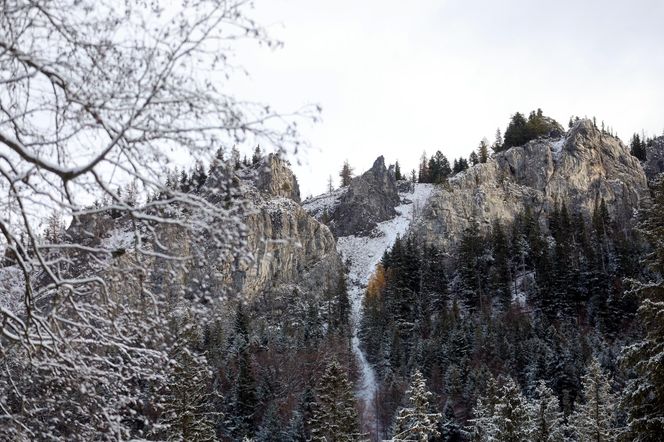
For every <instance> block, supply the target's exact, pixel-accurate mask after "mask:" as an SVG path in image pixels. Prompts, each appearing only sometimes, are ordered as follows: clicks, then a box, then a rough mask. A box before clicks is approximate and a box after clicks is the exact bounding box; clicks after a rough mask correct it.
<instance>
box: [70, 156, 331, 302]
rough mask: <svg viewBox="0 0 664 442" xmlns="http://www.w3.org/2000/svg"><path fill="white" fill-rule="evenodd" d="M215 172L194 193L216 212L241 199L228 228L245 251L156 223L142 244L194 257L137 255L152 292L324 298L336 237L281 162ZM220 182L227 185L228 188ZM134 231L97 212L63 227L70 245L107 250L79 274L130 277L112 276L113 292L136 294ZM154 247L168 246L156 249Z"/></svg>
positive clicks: (122, 219) (126, 220) (84, 260)
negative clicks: (306, 205)
mask: <svg viewBox="0 0 664 442" xmlns="http://www.w3.org/2000/svg"><path fill="white" fill-rule="evenodd" d="M217 172H219V173H217ZM217 172H215V171H213V173H212V174H211V175H210V177H208V179H207V181H206V183H205V184H204V185H203V187H202V188H201V189H200V190H199V191H198V192H197V196H198V197H204V198H206V199H208V200H209V201H212V202H213V203H214V204H215V205H217V206H220V207H223V205H224V204H225V203H227V202H228V199H229V198H237V197H240V198H241V201H243V203H244V204H243V205H242V206H241V209H240V210H239V211H238V212H236V214H235V215H233V216H230V217H229V218H230V219H231V223H237V224H233V225H229V226H227V228H228V230H229V238H228V241H229V242H234V243H236V244H243V245H244V247H245V250H246V251H247V252H248V254H247V255H245V256H232V255H229V254H228V253H226V251H227V249H228V247H225V245H223V244H221V245H220V244H216V243H215V242H217V241H216V240H213V239H210V240H209V241H207V242H206V240H205V238H193V237H192V236H191V233H190V232H189V231H188V230H185V229H183V228H182V227H180V226H178V225H177V224H170V225H162V226H159V227H158V228H157V229H156V230H154V231H153V233H152V234H151V236H152V237H158V238H159V239H158V241H157V242H155V241H152V242H150V243H149V244H146V245H145V247H148V248H150V250H156V251H157V252H160V253H171V254H176V255H179V256H192V257H193V258H192V260H191V261H189V262H186V263H184V264H182V263H179V262H177V261H171V260H164V259H160V258H159V256H158V255H157V256H153V255H151V254H148V255H146V256H144V257H142V258H141V259H142V264H141V267H146V266H147V268H148V269H149V275H148V278H149V280H150V281H152V283H153V284H154V285H155V289H156V290H159V291H163V292H165V293H173V294H175V293H179V294H184V295H187V293H192V294H193V293H197V294H201V293H203V294H207V295H210V296H213V297H214V296H218V295H219V294H229V295H238V294H242V295H244V296H246V297H247V298H248V299H254V298H256V297H257V296H258V295H260V294H263V293H274V294H283V293H286V292H289V293H292V292H293V291H294V290H299V291H303V292H306V293H308V294H311V295H314V296H322V295H323V294H326V293H327V292H329V291H331V290H336V288H337V285H338V284H339V281H340V275H341V274H342V263H341V258H340V256H339V254H338V253H337V251H336V242H335V239H334V236H333V235H332V233H331V232H330V230H329V229H328V228H327V227H326V226H325V225H324V224H322V223H319V222H318V221H316V220H315V219H314V218H313V217H311V216H310V215H309V214H308V213H307V212H306V211H305V210H304V209H303V208H302V207H301V206H300V204H299V198H300V191H299V187H298V184H297V180H296V178H295V176H294V174H293V173H292V172H291V170H290V168H289V167H288V164H287V163H286V162H285V161H283V160H282V159H281V158H279V157H278V156H276V155H269V156H267V157H265V158H264V159H263V160H262V161H261V162H259V163H257V164H255V165H252V166H250V167H245V168H241V169H240V170H237V171H235V172H233V176H232V177H230V179H228V178H229V177H228V176H227V172H224V171H221V169H220V170H219V171H217ZM223 182H231V183H232V185H231V186H230V187H232V189H230V188H229V186H228V185H225V184H223ZM219 189H224V190H222V191H220V190H219ZM185 216H186V215H185ZM234 218H238V219H237V221H233V219H234ZM135 234H136V230H134V229H133V228H132V223H131V220H130V219H129V218H128V217H127V216H126V215H125V216H123V217H120V218H117V219H114V218H112V217H111V216H101V215H89V216H83V217H79V218H78V219H76V220H75V222H74V223H72V226H71V227H70V228H69V230H68V235H69V236H70V237H71V238H72V240H74V241H75V242H76V243H79V244H83V245H85V246H87V247H97V246H99V245H101V246H102V247H101V248H100V249H104V250H109V253H107V254H106V255H107V256H105V257H102V259H101V260H99V259H95V260H94V261H99V262H98V263H97V264H94V265H92V261H93V260H90V259H87V258H86V257H79V258H78V259H77V261H78V262H80V263H85V264H84V265H83V267H81V268H79V269H78V271H79V272H80V271H84V272H98V271H104V272H115V273H123V274H126V275H127V277H124V278H112V279H113V280H114V281H117V282H118V284H120V286H119V287H117V288H118V290H119V291H122V292H124V293H130V292H133V291H136V290H138V284H140V281H138V282H137V278H138V277H136V278H134V277H132V276H131V272H132V271H133V270H135V269H137V268H138V266H137V265H136V264H137V263H136V262H135V256H133V255H134V254H133V252H132V247H133V244H134V239H135ZM156 243H158V244H162V245H164V247H167V249H164V250H160V249H159V248H158V246H157V245H156ZM139 273H141V272H139ZM141 274H142V273H141ZM142 277H143V276H141V278H142ZM114 291H115V290H114Z"/></svg>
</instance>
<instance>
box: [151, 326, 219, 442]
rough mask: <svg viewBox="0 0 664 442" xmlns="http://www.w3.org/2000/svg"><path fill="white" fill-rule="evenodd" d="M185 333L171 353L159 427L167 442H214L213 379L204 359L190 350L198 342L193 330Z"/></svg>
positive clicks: (188, 329) (215, 419)
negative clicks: (169, 372) (164, 429)
mask: <svg viewBox="0 0 664 442" xmlns="http://www.w3.org/2000/svg"><path fill="white" fill-rule="evenodd" d="M185 330H186V331H185V333H184V335H183V337H182V338H181V339H180V341H179V342H178V343H176V345H174V347H173V350H172V359H171V363H172V365H173V367H172V369H171V374H170V376H169V379H168V386H167V394H166V395H165V397H164V409H163V412H162V417H161V421H162V426H163V427H165V428H166V432H165V433H166V434H165V436H166V439H167V440H169V441H189V440H195V441H201V442H204V441H216V440H217V435H216V430H215V422H216V421H217V419H218V418H219V417H221V414H220V413H217V412H215V411H214V406H213V402H214V399H215V397H216V395H215V394H214V393H213V391H214V388H213V386H212V376H211V374H210V371H209V368H208V367H207V361H206V359H205V357H204V356H201V355H197V354H195V353H194V352H193V351H192V350H191V349H190V346H191V345H193V344H194V343H195V341H196V340H197V339H198V337H197V332H196V330H194V329H193V328H192V327H189V326H185Z"/></svg>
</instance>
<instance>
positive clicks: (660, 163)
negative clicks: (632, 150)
mask: <svg viewBox="0 0 664 442" xmlns="http://www.w3.org/2000/svg"><path fill="white" fill-rule="evenodd" d="M643 168H644V169H645V171H646V176H647V177H648V179H649V180H651V179H654V178H655V177H657V176H658V175H659V174H660V173H663V172H664V136H661V137H657V138H655V139H654V140H653V141H652V145H650V146H648V150H647V151H646V161H645V163H644V165H643Z"/></svg>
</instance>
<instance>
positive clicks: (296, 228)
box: [233, 197, 342, 296]
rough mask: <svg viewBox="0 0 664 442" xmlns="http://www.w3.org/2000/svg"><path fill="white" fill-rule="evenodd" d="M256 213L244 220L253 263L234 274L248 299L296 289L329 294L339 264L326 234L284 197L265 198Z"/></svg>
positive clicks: (297, 205)
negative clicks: (266, 292) (257, 295)
mask: <svg viewBox="0 0 664 442" xmlns="http://www.w3.org/2000/svg"><path fill="white" fill-rule="evenodd" d="M257 209H258V210H256V211H255V212H254V213H252V214H251V215H249V217H248V218H247V219H246V221H245V222H246V225H247V228H248V232H249V234H248V237H247V242H248V245H249V249H250V250H251V253H252V255H253V256H252V258H253V259H252V260H250V261H248V262H247V263H246V265H245V266H241V267H240V268H239V269H236V270H234V272H233V276H234V282H235V283H236V284H238V283H239V284H240V287H238V288H240V290H241V291H242V292H243V293H245V294H247V295H249V296H252V295H255V294H258V293H261V292H264V291H267V290H276V291H279V292H284V291H287V290H291V291H292V289H293V287H295V286H297V287H298V288H299V289H300V290H304V291H307V292H309V293H316V294H319V295H322V294H323V293H324V292H325V291H326V290H328V291H329V290H334V287H336V286H337V284H338V283H339V277H340V275H341V274H342V264H341V258H340V256H339V254H338V253H337V250H336V241H335V239H334V237H333V236H332V233H331V232H330V230H329V229H328V228H327V227H326V226H325V225H324V224H321V223H319V222H318V221H316V220H315V219H314V218H312V217H311V216H309V214H308V213H307V212H306V211H305V210H304V209H303V208H302V207H301V206H300V205H299V204H297V203H296V202H294V201H292V200H290V199H287V198H282V197H278V198H273V199H269V200H265V201H264V202H263V203H262V204H261V205H260V207H257Z"/></svg>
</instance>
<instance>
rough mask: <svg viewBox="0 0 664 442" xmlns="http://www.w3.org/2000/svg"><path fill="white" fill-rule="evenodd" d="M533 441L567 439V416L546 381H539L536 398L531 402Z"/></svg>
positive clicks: (549, 441)
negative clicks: (565, 416)
mask: <svg viewBox="0 0 664 442" xmlns="http://www.w3.org/2000/svg"><path fill="white" fill-rule="evenodd" d="M530 415H531V433H530V440H531V441H532V442H563V441H564V440H565V418H564V416H563V413H562V411H561V410H560V403H559V401H558V398H557V397H556V396H555V394H554V393H553V390H551V389H550V388H549V387H547V386H546V382H544V381H539V383H538V384H537V387H536V389H535V399H533V401H532V402H531V404H530Z"/></svg>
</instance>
